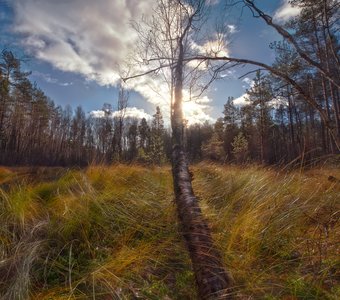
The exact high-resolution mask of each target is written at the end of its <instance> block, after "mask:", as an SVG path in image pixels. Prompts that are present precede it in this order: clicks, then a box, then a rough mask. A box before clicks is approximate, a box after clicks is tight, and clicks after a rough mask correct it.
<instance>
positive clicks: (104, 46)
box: [13, 0, 154, 85]
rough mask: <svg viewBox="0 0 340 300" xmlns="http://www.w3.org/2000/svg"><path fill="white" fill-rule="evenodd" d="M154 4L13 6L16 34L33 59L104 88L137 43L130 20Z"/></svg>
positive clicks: (84, 0) (75, 0) (21, 2)
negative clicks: (83, 77) (47, 63)
mask: <svg viewBox="0 0 340 300" xmlns="http://www.w3.org/2000/svg"><path fill="white" fill-rule="evenodd" d="M153 3H154V0H144V1H139V0H119V1H107V0H97V1H95V2H94V1H92V0H69V1H66V0H58V1H55V0H44V1H37V0H13V6H14V11H15V26H14V30H15V31H16V32H19V33H22V34H23V36H24V38H23V44H24V45H25V46H26V48H27V49H28V50H29V51H30V52H31V53H33V54H34V55H35V56H36V57H37V58H39V59H41V60H44V61H47V62H49V63H51V64H52V65H53V66H54V67H56V68H58V69H60V70H63V71H69V72H75V73H78V74H81V75H84V76H85V77H86V78H87V79H89V80H96V81H97V82H98V83H100V84H102V85H107V84H114V83H116V81H117V80H118V79H119V76H118V74H117V72H116V70H117V65H118V64H119V63H121V62H122V60H123V59H124V57H125V54H126V52H127V51H128V49H130V47H131V45H133V43H134V41H135V37H136V34H135V32H134V31H133V30H132V28H131V26H130V25H129V23H130V21H131V20H132V19H136V18H137V17H139V16H140V15H143V14H147V13H148V12H150V11H151V10H150V8H151V7H152V5H153Z"/></svg>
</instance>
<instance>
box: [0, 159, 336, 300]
mask: <svg viewBox="0 0 340 300" xmlns="http://www.w3.org/2000/svg"><path fill="white" fill-rule="evenodd" d="M193 173H194V174H195V175H194V176H195V178H194V181H193V184H194V190H195V192H196V194H197V196H198V197H199V199H200V203H201V206H202V209H203V212H204V214H205V216H206V217H207V218H208V220H209V224H210V225H211V228H212V230H213V233H214V239H215V241H216V243H217V246H218V247H219V248H220V250H221V252H222V253H223V255H224V260H225V264H226V266H227V268H228V270H229V271H230V272H231V275H232V276H233V278H234V281H235V291H234V293H235V297H236V299H338V298H339V297H340V288H339V283H340V271H339V266H340V259H339V256H338V246H339V244H337V242H338V241H340V232H339V202H340V200H339V194H340V193H339V192H340V184H339V183H337V182H331V181H328V180H327V178H328V176H330V175H332V176H334V177H335V178H340V171H339V170H337V169H330V168H328V169H327V168H324V169H315V170H311V171H306V172H305V173H300V172H291V173H280V172H278V171H275V170H273V169H265V168H261V167H257V166H248V167H246V168H239V167H230V166H229V167H224V166H217V165H209V164H199V165H196V166H195V167H193ZM18 174H21V173H20V170H9V169H5V168H1V169H0V187H1V188H0V298H1V299H2V298H4V299H196V298H197V296H196V290H195V283H194V276H193V273H192V271H191V267H190V260H189V257H188V255H187V251H186V248H185V245H184V243H183V240H182V237H181V234H180V230H179V227H178V223H177V217H176V208H175V206H174V202H173V192H172V179H171V171H170V168H169V167H163V168H152V169H147V168H144V167H139V166H122V165H117V166H112V167H100V166H98V167H90V168H88V169H86V170H66V169H58V170H51V169H44V170H40V171H39V172H37V173H35V174H36V175H35V176H34V178H32V177H30V176H21V175H20V176H19V175H18Z"/></svg>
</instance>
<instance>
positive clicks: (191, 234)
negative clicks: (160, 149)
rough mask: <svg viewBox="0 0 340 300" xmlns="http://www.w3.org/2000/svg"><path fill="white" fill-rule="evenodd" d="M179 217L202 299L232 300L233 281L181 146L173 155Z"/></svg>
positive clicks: (174, 150) (177, 147)
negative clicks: (199, 201) (214, 237)
mask: <svg viewBox="0 0 340 300" xmlns="http://www.w3.org/2000/svg"><path fill="white" fill-rule="evenodd" d="M172 172H173V180H174V191H175V201H176V205H177V213H178V217H179V221H180V225H181V230H182V234H183V237H184V239H185V242H186V245H187V248H188V251H189V255H190V258H191V262H192V266H193V271H194V273H195V279H196V283H197V287H198V293H199V297H200V299H203V300H208V299H209V300H210V299H231V298H232V297H231V279H230V276H229V275H228V273H227V272H226V270H225V268H224V266H223V261H222V257H221V255H220V253H219V251H218V249H217V248H216V246H215V245H214V243H213V239H212V236H211V231H210V228H209V226H208V224H207V221H206V220H205V218H204V217H203V215H202V211H201V209H200V207H199V204H198V199H197V198H196V197H195V195H194V191H193V189H192V184H191V177H192V176H191V175H190V172H189V166H188V161H187V158H186V155H185V153H184V151H183V150H181V148H180V146H178V145H177V146H174V148H173V152H172Z"/></svg>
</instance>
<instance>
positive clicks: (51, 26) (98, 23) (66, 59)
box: [0, 0, 296, 122]
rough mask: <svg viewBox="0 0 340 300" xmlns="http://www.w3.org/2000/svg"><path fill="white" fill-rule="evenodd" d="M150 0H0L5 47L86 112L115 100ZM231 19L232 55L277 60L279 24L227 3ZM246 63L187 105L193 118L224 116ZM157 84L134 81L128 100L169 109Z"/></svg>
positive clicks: (273, 8) (265, 1) (272, 10)
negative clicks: (274, 47) (137, 23)
mask: <svg viewBox="0 0 340 300" xmlns="http://www.w3.org/2000/svg"><path fill="white" fill-rule="evenodd" d="M152 2H154V0H140V1H138V0H97V1H92V0H58V1H56V0H0V37H1V39H0V44H1V45H0V48H1V49H3V48H7V49H10V50H13V51H14V52H15V53H16V54H18V55H19V56H22V57H23V56H25V57H28V60H27V62H26V63H25V64H24V68H25V69H27V70H30V71H32V75H31V76H30V77H31V79H32V81H35V82H36V83H37V84H38V86H39V87H41V88H42V89H43V90H44V92H45V93H46V94H47V95H48V96H49V97H50V98H51V99H52V100H54V101H55V102H56V103H57V104H61V105H63V106H64V105H66V104H69V105H71V106H72V107H74V108H75V107H76V106H78V105H81V106H82V107H83V108H84V109H85V111H86V112H90V111H96V110H100V109H101V107H102V106H103V104H104V103H105V102H106V103H111V104H112V105H113V107H115V105H116V99H117V88H116V86H115V85H116V83H117V79H118V68H119V66H120V65H121V64H123V62H124V60H125V59H126V57H125V56H126V53H127V51H128V50H129V49H130V48H131V45H132V43H133V40H134V38H135V34H134V32H133V30H132V29H131V27H130V26H129V23H130V22H131V20H137V19H138V18H139V17H140V16H141V14H144V13H148V12H149V11H150V5H152ZM213 2H214V3H215V4H214V5H213V11H215V12H213V14H216V12H217V11H223V8H224V1H223V0H220V1H213ZM258 3H259V6H260V7H261V8H262V9H263V10H265V11H266V12H268V13H269V14H271V15H273V16H276V19H277V21H280V22H283V21H284V20H286V19H288V18H289V17H291V16H292V15H294V14H296V10H295V9H293V8H291V7H290V6H289V5H288V1H286V0H261V1H258ZM213 16H214V15H213ZM225 20H226V22H227V23H228V25H230V26H231V28H232V30H231V32H230V34H229V36H228V44H227V45H226V47H227V51H228V53H229V54H230V55H231V56H234V57H243V58H251V59H257V60H260V61H263V62H266V63H270V62H271V61H272V60H273V58H274V56H273V53H272V51H271V50H270V49H269V43H270V42H272V41H275V40H278V39H279V37H278V36H277V34H276V33H275V32H274V31H273V29H271V28H269V27H267V26H266V25H265V24H264V23H263V21H262V20H260V19H256V18H253V17H252V15H251V13H250V12H249V11H248V10H244V11H243V14H242V15H241V8H240V6H236V7H234V8H233V10H232V11H231V12H230V11H228V15H227V16H226V17H225ZM250 69H252V68H250ZM248 70H249V68H240V69H235V70H234V71H233V72H232V73H230V74H229V75H228V76H226V77H225V78H223V80H219V81H217V82H215V83H214V84H213V85H211V87H210V89H209V90H208V92H207V94H206V95H205V98H204V99H203V100H202V103H203V104H202V105H201V106H199V105H196V104H192V105H187V113H188V118H189V119H190V120H191V121H192V122H195V121H204V120H206V119H207V120H210V121H213V120H214V119H216V118H217V117H219V116H221V112H222V110H223V104H224V103H225V102H226V99H227V97H228V96H233V97H235V98H239V97H242V95H244V93H245V89H246V88H248V87H249V84H250V83H251V80H250V79H251V76H250V78H246V79H245V80H239V79H238V77H239V76H241V75H243V74H244V73H246V72H247V71H248ZM159 85H160V83H159V82H151V80H144V81H138V82H135V83H132V84H131V85H130V88H131V91H130V99H129V106H131V107H135V108H137V109H138V110H140V112H143V111H145V113H147V114H150V115H152V114H153V113H154V111H155V105H160V106H161V108H162V109H163V110H164V111H165V110H166V109H167V107H168V104H167V102H166V100H164V99H162V98H163V97H165V96H164V94H162V93H160V92H156V93H155V94H153V91H154V90H155V89H156V88H157V86H159ZM137 109H134V110H133V111H134V112H137V111H138V110H137ZM193 111H195V113H194V114H193V113H192V112H193ZM164 113H165V114H166V112H164ZM191 113H192V114H191ZM190 114H191V115H190ZM141 115H143V114H141ZM196 117H197V118H196Z"/></svg>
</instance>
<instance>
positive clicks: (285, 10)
mask: <svg viewBox="0 0 340 300" xmlns="http://www.w3.org/2000/svg"><path fill="white" fill-rule="evenodd" d="M299 13H300V8H299V7H297V6H292V5H291V4H290V3H289V0H284V1H283V3H282V4H281V6H280V7H279V8H278V10H277V11H276V12H275V14H274V18H275V19H277V20H278V21H281V22H282V21H287V20H289V19H290V18H292V17H295V16H297V15H299Z"/></svg>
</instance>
